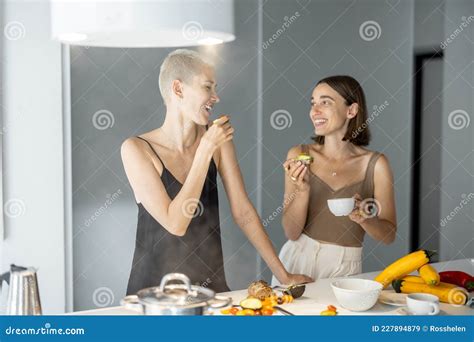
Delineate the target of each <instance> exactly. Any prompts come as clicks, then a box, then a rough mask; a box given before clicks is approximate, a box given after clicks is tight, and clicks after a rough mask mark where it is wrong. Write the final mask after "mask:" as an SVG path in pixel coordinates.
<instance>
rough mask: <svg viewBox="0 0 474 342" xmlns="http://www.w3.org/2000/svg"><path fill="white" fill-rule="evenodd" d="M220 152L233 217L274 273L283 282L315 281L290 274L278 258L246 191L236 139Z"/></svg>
mask: <svg viewBox="0 0 474 342" xmlns="http://www.w3.org/2000/svg"><path fill="white" fill-rule="evenodd" d="M219 155H220V162H219V165H218V168H219V174H220V175H221V177H222V181H223V184H224V187H225V190H226V193H227V197H228V198H229V202H230V208H231V211H232V216H233V218H234V220H235V222H236V223H237V224H238V225H239V227H240V228H241V229H242V231H243V232H244V233H245V235H246V236H247V238H248V239H249V240H250V242H251V243H252V244H253V245H254V246H255V248H256V249H257V251H258V252H259V253H260V255H261V256H262V258H263V260H265V262H266V263H267V265H268V267H269V268H270V269H271V271H272V273H273V274H274V275H275V277H276V278H277V279H278V280H279V281H280V282H281V283H283V284H289V283H300V282H306V281H312V279H311V278H309V277H306V276H302V275H293V274H290V273H288V272H287V271H286V270H285V268H284V266H283V264H282V263H281V261H280V259H279V258H278V256H277V254H276V252H275V249H274V247H273V244H272V242H271V240H270V238H269V236H268V234H267V232H266V231H265V229H264V228H263V225H262V223H261V222H260V218H259V216H258V214H257V211H256V210H255V208H254V206H253V205H252V203H251V202H250V200H249V198H248V195H247V192H246V191H245V185H244V181H243V178H242V174H241V172H240V167H239V165H238V161H237V157H236V154H235V148H234V144H233V142H232V141H229V142H227V143H225V144H223V145H222V147H221V148H220V152H219Z"/></svg>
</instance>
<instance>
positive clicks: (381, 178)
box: [349, 155, 397, 245]
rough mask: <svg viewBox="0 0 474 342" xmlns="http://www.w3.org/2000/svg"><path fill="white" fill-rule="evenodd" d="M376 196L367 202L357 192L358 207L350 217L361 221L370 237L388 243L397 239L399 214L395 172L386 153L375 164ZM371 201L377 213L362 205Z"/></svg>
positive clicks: (358, 221)
mask: <svg viewBox="0 0 474 342" xmlns="http://www.w3.org/2000/svg"><path fill="white" fill-rule="evenodd" d="M374 197H375V201H371V200H370V199H369V200H367V199H365V200H366V202H364V201H363V200H364V199H362V198H360V196H359V195H358V194H356V200H357V205H356V209H354V211H353V212H352V213H351V215H350V216H349V217H350V218H351V220H353V221H355V222H357V223H359V224H360V225H361V226H362V228H363V229H364V230H365V231H366V232H367V234H368V235H369V236H370V237H372V238H373V239H375V240H377V241H382V242H383V243H385V244H387V245H388V244H390V243H392V242H393V241H394V240H395V236H396V231H397V214H396V209H395V192H394V188H393V174H392V170H391V168H390V164H389V162H388V159H387V158H386V157H385V156H384V155H382V156H380V157H379V159H378V160H377V163H376V164H375V170H374ZM361 201H362V202H361ZM369 202H371V203H374V204H375V205H376V210H377V214H376V215H375V214H374V213H371V212H367V207H366V206H364V205H361V204H364V203H369ZM364 209H365V210H364ZM374 215H375V216H374Z"/></svg>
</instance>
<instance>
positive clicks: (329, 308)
mask: <svg viewBox="0 0 474 342" xmlns="http://www.w3.org/2000/svg"><path fill="white" fill-rule="evenodd" d="M328 310H331V311H334V312H337V308H336V307H335V306H334V305H328Z"/></svg>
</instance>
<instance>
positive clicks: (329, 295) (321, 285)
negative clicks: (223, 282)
mask: <svg viewBox="0 0 474 342" xmlns="http://www.w3.org/2000/svg"><path fill="white" fill-rule="evenodd" d="M431 265H432V266H433V267H434V268H435V269H436V270H437V271H438V272H441V271H447V270H457V271H464V272H467V273H469V274H474V259H461V260H453V261H446V262H439V263H433V264H431ZM378 273H379V272H370V273H362V274H359V275H357V276H353V278H364V279H373V278H374V277H375V276H376V275H377V274H378ZM334 279H336V278H332V279H319V280H317V281H315V282H314V283H310V284H307V285H306V291H305V293H304V295H303V296H302V297H301V298H298V299H297V300H295V301H294V302H293V303H290V304H285V305H282V307H283V308H285V309H286V310H288V311H290V312H292V313H294V314H295V315H319V314H320V312H321V311H323V310H325V309H326V307H327V306H328V305H329V304H332V305H334V306H336V307H337V308H338V314H339V315H398V312H397V310H399V309H400V307H396V306H391V305H386V304H382V303H380V302H377V303H376V304H375V306H374V307H373V308H372V309H370V310H368V311H364V312H353V311H349V310H346V309H343V308H342V307H341V306H340V305H339V303H338V302H337V300H336V297H335V296H334V294H333V292H332V289H331V285H330V284H331V282H333V281H334ZM384 291H390V292H393V290H384ZM220 295H223V296H229V297H232V299H233V302H234V304H237V303H239V302H240V301H241V300H242V299H244V298H245V297H247V290H246V289H245V290H239V291H231V292H224V293H221V294H220ZM440 309H441V314H442V315H443V314H444V315H463V316H464V315H474V309H471V308H469V307H467V306H456V305H450V304H445V303H441V305H440ZM72 314H73V315H139V313H138V312H136V311H133V310H129V309H126V308H124V307H122V306H117V307H110V308H104V309H98V310H87V311H79V312H74V313H72Z"/></svg>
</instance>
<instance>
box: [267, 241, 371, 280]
mask: <svg viewBox="0 0 474 342" xmlns="http://www.w3.org/2000/svg"><path fill="white" fill-rule="evenodd" d="M279 257H280V260H281V262H282V263H283V265H284V266H285V268H286V270H287V271H288V272H290V273H297V274H304V275H307V276H310V277H311V278H313V279H314V280H316V279H322V278H335V277H345V276H349V275H353V274H358V273H361V272H362V247H344V246H338V245H333V244H329V243H321V242H319V241H317V240H314V239H312V238H310V237H309V236H308V235H306V234H301V236H300V237H299V238H298V240H296V241H291V240H288V241H287V242H286V243H285V244H284V245H283V247H282V248H281V251H280V255H279ZM272 285H273V286H275V285H280V283H279V282H278V280H277V279H276V278H275V277H273V278H272Z"/></svg>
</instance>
